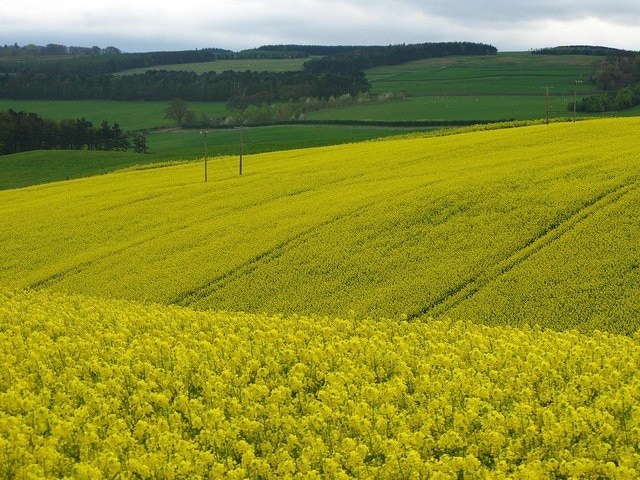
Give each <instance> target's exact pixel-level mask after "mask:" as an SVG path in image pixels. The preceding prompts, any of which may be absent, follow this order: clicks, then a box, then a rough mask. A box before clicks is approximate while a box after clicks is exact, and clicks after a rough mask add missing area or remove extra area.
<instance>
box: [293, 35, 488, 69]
mask: <svg viewBox="0 0 640 480" xmlns="http://www.w3.org/2000/svg"><path fill="white" fill-rule="evenodd" d="M497 51H498V50H497V48H496V47H494V46H492V45H486V44H482V43H470V42H441V43H419V44H411V45H389V46H386V47H379V46H378V47H373V46H372V47H353V48H351V49H347V50H346V51H339V52H337V53H332V54H330V55H327V56H325V57H322V58H314V59H312V60H309V61H308V62H306V63H305V65H304V68H305V70H306V71H308V72H313V73H319V72H340V73H350V72H357V71H361V70H364V69H366V68H372V67H381V66H386V65H398V64H401V63H405V62H410V61H413V60H422V59H425V58H434V57H447V56H451V55H493V54H496V53H497Z"/></svg>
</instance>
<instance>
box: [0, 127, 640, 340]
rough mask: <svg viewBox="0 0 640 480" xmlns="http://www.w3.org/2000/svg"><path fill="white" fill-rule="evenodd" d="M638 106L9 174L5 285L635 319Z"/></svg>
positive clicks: (237, 305) (616, 324) (634, 323)
mask: <svg viewBox="0 0 640 480" xmlns="http://www.w3.org/2000/svg"><path fill="white" fill-rule="evenodd" d="M639 128H640V120H639V119H637V118H635V119H607V120H594V121H584V122H577V123H575V124H573V123H558V124H551V125H534V126H528V127H522V128H512V129H504V130H493V131H478V132H468V133H464V134H458V135H452V136H447V137H434V138H409V139H396V140H385V141H380V142H368V143H359V144H352V145H341V146H335V147H324V148H318V149H308V150H299V151H288V152H277V153H269V154H264V155H255V156H247V157H246V158H245V169H244V173H245V174H244V176H243V177H242V178H239V177H238V176H237V165H236V162H237V159H234V158H229V157H226V158H216V159H211V160H210V162H209V182H207V183H204V182H203V181H202V170H201V169H202V165H201V164H193V163H191V164H183V165H173V166H165V167H163V168H156V169H147V170H139V171H126V172H120V173H116V174H110V175H103V176H97V177H93V178H88V179H82V180H76V181H70V182H60V183H56V184H48V185H42V186H37V187H30V188H25V189H16V190H10V191H2V192H0V218H1V219H2V221H1V222H0V245H2V250H3V255H2V256H0V284H1V285H6V286H10V287H13V288H51V289H54V290H56V291H60V292H70V293H84V294H90V295H95V296H100V297H107V298H126V299H130V300H142V301H155V302H159V303H163V304H170V303H174V304H179V305H183V306H192V307H194V308H198V309H208V308H214V309H223V310H232V311H245V312H253V313H261V312H266V313H274V314H275V313H283V314H292V313H296V314H307V315H312V314H313V315H316V314H317V315H329V316H339V315H341V314H342V313H343V312H345V311H347V310H353V311H354V312H355V313H356V316H358V317H367V316H372V317H380V316H385V317H394V318H398V317H400V316H402V315H405V316H407V317H408V318H418V317H421V316H425V317H435V318H438V317H447V316H450V317H452V318H460V319H470V320H473V321H480V322H485V323H490V324H494V325H499V324H513V323H516V324H522V323H531V324H534V323H539V324H541V325H543V326H548V327H554V328H558V329H563V328H578V329H582V330H583V331H585V332H586V331H590V330H592V329H593V328H600V329H606V330H608V331H611V332H614V333H627V334H633V333H634V332H635V331H636V330H638V329H639V328H640V321H639V319H640V305H639V304H638V298H640V296H639V295H638V294H637V293H638V281H639V280H638V275H640V269H638V268H637V266H638V265H639V264H640V251H639V249H640V231H639V230H638V229H637V228H636V225H635V223H634V221H633V219H635V218H638V216H639V214H640V212H639V211H638V208H639V205H640V190H638V188H637V181H638V178H639V175H640V163H639V162H638V160H637V131H638V129H639Z"/></svg>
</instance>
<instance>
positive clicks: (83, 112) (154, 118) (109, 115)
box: [0, 99, 228, 131]
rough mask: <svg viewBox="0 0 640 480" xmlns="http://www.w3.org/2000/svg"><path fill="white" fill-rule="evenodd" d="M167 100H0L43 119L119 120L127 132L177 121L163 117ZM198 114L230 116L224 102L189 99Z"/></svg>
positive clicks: (7, 106) (3, 104) (0, 105)
mask: <svg viewBox="0 0 640 480" xmlns="http://www.w3.org/2000/svg"><path fill="white" fill-rule="evenodd" d="M167 106H168V104H167V102H143V101H135V102H119V101H110V100H71V101H55V100H6V99H0V110H8V109H10V108H11V109H13V110H15V111H17V112H19V111H23V112H35V113H37V114H38V115H40V116H41V117H43V118H50V119H53V120H57V121H60V120H63V119H69V118H71V119H76V118H82V117H85V118H86V119H87V120H89V121H91V122H92V123H93V124H94V126H99V125H100V122H102V121H103V120H107V121H108V122H109V123H113V122H117V123H119V124H120V127H122V129H123V130H125V131H131V130H146V129H152V128H158V127H170V126H173V125H174V123H173V122H172V121H171V120H167V119H165V118H164V116H165V110H166V108H167ZM189 108H190V109H191V110H193V111H194V112H196V114H198V115H200V114H205V115H207V116H212V117H224V116H226V115H227V113H228V112H227V107H226V105H225V103H224V102H189Z"/></svg>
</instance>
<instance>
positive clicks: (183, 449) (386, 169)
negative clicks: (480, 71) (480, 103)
mask: <svg viewBox="0 0 640 480" xmlns="http://www.w3.org/2000/svg"><path fill="white" fill-rule="evenodd" d="M638 131H640V119H608V120H593V121H584V122H578V123H558V124H552V125H537V126H528V127H525V128H513V129H503V130H492V131H475V132H467V133H463V134H457V135H452V136H443V137H432V138H424V137H423V138H420V137H410V138H398V139H393V140H386V141H380V142H368V143H360V144H352V145H343V146H339V147H325V148H318V149H309V150H299V151H289V152H276V153H269V154H262V155H252V156H246V157H245V159H244V160H245V163H244V167H245V168H244V175H243V176H242V177H239V176H238V175H237V158H232V157H224V158H212V159H209V181H208V182H207V183H205V182H203V178H202V173H203V172H202V164H201V163H200V162H197V163H185V164H175V165H163V166H156V167H155V168H144V169H142V168H141V169H130V170H127V171H122V172H117V173H113V174H107V175H103V176H97V177H92V178H86V179H80V180H73V181H67V182H59V183H53V184H47V185H40V186H33V187H28V188H23V189H15V190H7V191H0V219H1V220H0V245H1V246H2V255H0V478H3V479H4V478H7V479H39V478H74V479H101V478H104V479H130V478H140V479H179V478H180V479H182V478H185V479H186V478H189V479H198V478H202V479H219V478H226V479H243V478H250V479H276V478H300V479H302V478H305V479H306V478H310V479H314V478H317V479H348V478H359V479H368V478H377V479H394V480H395V479H452V480H457V479H461V478H464V479H465V480H469V479H477V480H480V479H482V480H485V479H503V478H509V479H637V478H640V378H639V375H640V373H639V372H640V228H639V226H638V218H640V190H639V189H638V178H639V174H640V162H639V159H640V152H639V150H638V147H637V132H638Z"/></svg>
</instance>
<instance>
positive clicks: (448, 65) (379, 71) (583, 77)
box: [365, 52, 602, 95]
mask: <svg viewBox="0 0 640 480" xmlns="http://www.w3.org/2000/svg"><path fill="white" fill-rule="evenodd" d="M601 59H602V57H594V56H589V55H532V54H530V53H527V52H507V53H499V54H497V55H486V56H460V57H457V56H454V57H444V58H431V59H426V60H419V61H415V62H408V63H405V64H402V65H393V66H388V67H378V68H372V69H369V70H367V71H366V72H365V73H366V75H367V78H368V79H369V81H370V82H371V84H372V86H373V89H372V92H373V93H385V92H394V93H398V92H400V91H404V92H406V93H407V94H408V95H540V94H542V93H543V90H544V89H545V88H546V87H550V90H551V94H555V95H569V94H571V95H572V94H573V92H574V89H575V90H576V91H577V93H578V95H589V94H591V93H595V92H596V88H595V85H594V84H592V83H590V82H589V77H590V75H591V71H592V69H593V64H594V62H596V61H598V60H601ZM576 82H577V83H576Z"/></svg>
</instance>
